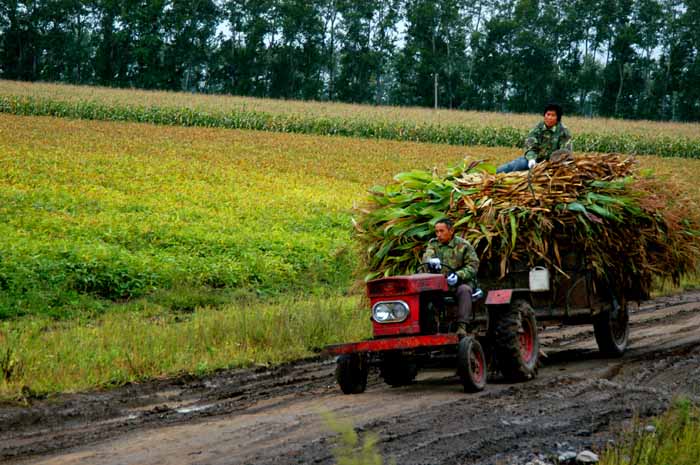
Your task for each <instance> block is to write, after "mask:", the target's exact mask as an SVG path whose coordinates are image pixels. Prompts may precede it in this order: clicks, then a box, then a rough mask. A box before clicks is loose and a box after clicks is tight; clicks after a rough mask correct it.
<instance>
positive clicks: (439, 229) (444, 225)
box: [435, 218, 455, 244]
mask: <svg viewBox="0 0 700 465" xmlns="http://www.w3.org/2000/svg"><path fill="white" fill-rule="evenodd" d="M454 234H455V230H454V225H453V224H452V220H451V219H449V218H443V219H441V220H438V221H437V223H435V236H437V240H438V241H440V243H441V244H447V243H448V242H450V241H451V240H452V236H454Z"/></svg>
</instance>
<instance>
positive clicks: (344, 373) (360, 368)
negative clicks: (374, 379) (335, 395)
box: [335, 354, 369, 394]
mask: <svg viewBox="0 0 700 465" xmlns="http://www.w3.org/2000/svg"><path fill="white" fill-rule="evenodd" d="M368 371H369V370H368V367H367V357H366V356H365V355H363V354H344V355H340V356H339V357H338V360H337V362H336V366H335V379H336V381H338V385H339V386H340V390H341V391H343V394H360V393H362V392H365V389H366V388H367V374H368Z"/></svg>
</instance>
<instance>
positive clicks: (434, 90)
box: [433, 73, 438, 110]
mask: <svg viewBox="0 0 700 465" xmlns="http://www.w3.org/2000/svg"><path fill="white" fill-rule="evenodd" d="M433 76H434V77H435V80H434V83H435V85H434V86H433V101H434V102H435V109H436V110H437V107H438V79H437V73H433Z"/></svg>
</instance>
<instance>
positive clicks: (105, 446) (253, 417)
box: [0, 292, 700, 465]
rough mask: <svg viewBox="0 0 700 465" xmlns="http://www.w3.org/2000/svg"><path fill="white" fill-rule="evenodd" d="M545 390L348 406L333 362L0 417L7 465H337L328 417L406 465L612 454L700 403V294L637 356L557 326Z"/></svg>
mask: <svg viewBox="0 0 700 465" xmlns="http://www.w3.org/2000/svg"><path fill="white" fill-rule="evenodd" d="M542 340H543V344H544V348H545V351H546V354H547V357H546V359H545V363H544V366H543V367H542V368H541V370H540V373H539V376H538V378H537V379H535V380H533V381H530V382H527V383H520V384H506V383H502V382H499V381H498V379H496V380H494V381H493V382H491V383H490V384H489V385H487V387H486V389H485V390H484V391H483V392H481V393H478V394H471V395H467V394H464V393H462V389H461V385H460V384H459V382H458V380H457V378H456V377H455V376H454V373H453V372H452V371H450V370H436V371H431V372H425V373H421V374H420V375H419V377H418V380H417V382H416V383H414V384H413V385H411V386H406V387H401V388H389V387H388V386H385V385H384V384H383V383H382V382H381V380H379V379H378V378H377V376H376V373H375V374H370V382H369V386H368V389H367V392H365V393H364V394H361V395H353V396H345V395H343V394H341V393H340V392H339V389H338V388H337V386H336V385H335V382H334V379H333V370H334V363H333V361H332V360H307V361H302V362H298V363H295V364H290V365H286V366H283V367H279V368H275V369H265V368H260V369H257V370H245V371H226V372H221V373H218V374H216V375H213V376H209V377H206V378H202V379H195V378H180V379H176V380H163V381H158V382H152V383H147V384H141V385H131V386H125V387H123V388H119V389H115V390H112V391H109V392H102V393H86V394H80V395H70V396H64V397H61V398H60V399H56V400H52V401H37V402H35V403H34V404H33V405H32V406H30V407H25V408H19V407H11V406H0V461H3V462H9V463H46V464H115V465H116V464H137V463H138V464H253V463H255V464H273V463H274V464H302V463H303V464H308V463H318V464H330V463H334V458H333V456H332V453H331V445H332V437H333V434H332V433H331V432H330V429H329V427H328V426H327V425H326V424H325V423H324V420H322V418H321V415H320V412H323V411H330V412H332V413H333V414H334V415H335V417H336V418H337V419H340V420H344V421H351V422H352V423H353V424H354V425H355V427H356V429H358V430H360V431H371V432H374V433H376V434H378V436H379V438H380V442H379V448H380V450H381V452H382V454H383V456H384V457H386V458H390V457H393V459H394V460H395V461H396V463H398V464H400V465H405V464H523V463H525V462H527V461H528V460H529V459H531V458H532V457H533V454H544V455H548V454H556V453H558V452H561V451H563V450H565V449H566V450H581V449H584V448H594V449H595V448H597V447H601V446H602V445H604V444H605V443H606V441H608V440H609V439H610V438H612V437H613V436H614V433H615V431H617V430H619V429H620V428H621V427H622V425H623V424H624V423H625V422H626V421H628V420H629V419H630V418H631V417H632V416H633V415H634V414H638V415H641V416H642V417H645V416H649V415H654V414H657V413H660V412H661V411H663V410H664V409H665V408H666V407H667V406H668V404H669V402H670V401H671V400H672V399H673V398H674V397H675V396H678V395H685V396H689V397H692V398H694V399H695V400H698V401H700V292H688V293H685V294H682V295H678V296H673V297H667V298H661V299H657V300H654V301H650V302H646V303H644V304H642V305H641V306H640V307H639V308H638V309H635V311H634V313H633V314H632V328H631V349H630V350H629V351H628V352H627V354H626V355H625V356H624V357H623V358H622V359H602V358H600V357H599V356H598V355H597V350H596V346H595V342H594V339H593V334H592V329H591V328H590V327H588V326H580V327H568V328H563V329H562V328H548V329H546V330H545V331H544V332H543V333H542Z"/></svg>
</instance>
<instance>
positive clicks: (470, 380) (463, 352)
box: [457, 336, 487, 392]
mask: <svg viewBox="0 0 700 465" xmlns="http://www.w3.org/2000/svg"><path fill="white" fill-rule="evenodd" d="M486 372H487V369H486V355H484V349H483V348H482V347H481V344H479V341H477V340H476V339H474V338H473V337H470V336H466V337H463V338H462V339H461V340H460V341H459V350H458V352H457V375H458V376H459V380H460V381H461V382H462V386H464V392H478V391H481V390H483V389H484V387H485V386H486Z"/></svg>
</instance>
